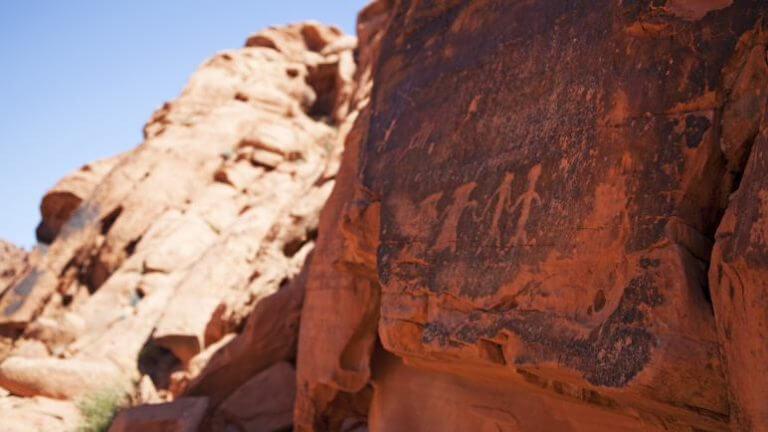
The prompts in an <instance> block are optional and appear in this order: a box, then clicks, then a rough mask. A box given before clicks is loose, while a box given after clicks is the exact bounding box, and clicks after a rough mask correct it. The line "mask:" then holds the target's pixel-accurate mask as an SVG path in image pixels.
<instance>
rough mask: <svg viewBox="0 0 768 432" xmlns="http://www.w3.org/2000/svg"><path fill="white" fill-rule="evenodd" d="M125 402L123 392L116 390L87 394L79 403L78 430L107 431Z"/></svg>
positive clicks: (88, 431) (81, 431) (89, 431)
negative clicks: (79, 418)
mask: <svg viewBox="0 0 768 432" xmlns="http://www.w3.org/2000/svg"><path fill="white" fill-rule="evenodd" d="M124 403H125V397H124V396H123V394H122V392H119V391H115V390H102V391H99V392H95V393H91V394H89V395H86V396H85V397H83V398H82V399H81V400H80V401H79V402H78V403H77V408H78V410H79V411H80V417H81V420H80V427H78V428H77V432H106V431H107V429H109V425H110V424H111V423H112V419H113V418H114V417H115V414H117V411H118V410H119V409H120V408H121V407H122V406H123V404H124Z"/></svg>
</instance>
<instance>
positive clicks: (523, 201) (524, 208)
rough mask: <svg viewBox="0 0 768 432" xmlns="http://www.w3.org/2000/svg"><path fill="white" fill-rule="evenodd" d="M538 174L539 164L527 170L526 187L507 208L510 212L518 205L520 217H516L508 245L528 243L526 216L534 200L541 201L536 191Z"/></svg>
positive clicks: (539, 171)
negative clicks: (513, 230)
mask: <svg viewBox="0 0 768 432" xmlns="http://www.w3.org/2000/svg"><path fill="white" fill-rule="evenodd" d="M539 176H541V164H536V165H534V166H533V167H531V170H530V171H528V189H527V190H526V191H525V192H523V194H522V195H520V197H519V198H517V201H515V205H514V206H512V207H510V208H509V209H508V211H509V212H510V213H512V212H514V211H515V209H517V208H518V207H520V218H519V219H517V227H516V229H515V235H514V236H512V238H511V239H509V243H508V245H509V246H517V245H526V244H528V233H527V232H526V230H525V226H526V225H527V224H528V218H529V217H530V215H531V205H532V204H533V202H534V201H537V202H539V203H541V196H539V194H538V193H537V192H536V184H537V183H538V182H539Z"/></svg>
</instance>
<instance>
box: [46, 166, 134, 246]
mask: <svg viewBox="0 0 768 432" xmlns="http://www.w3.org/2000/svg"><path fill="white" fill-rule="evenodd" d="M121 158H122V155H117V156H113V157H111V158H107V159H102V160H99V161H96V162H91V163H89V164H86V165H83V167H82V168H80V169H79V170H77V171H75V172H74V173H72V174H70V175H68V176H67V177H64V178H63V179H61V180H59V182H58V183H57V184H56V185H55V186H54V187H53V188H51V190H49V191H48V192H47V193H46V194H45V196H44V197H43V200H42V202H41V203H40V214H41V216H42V218H43V220H42V221H41V222H40V225H38V227H37V233H36V234H37V240H38V241H40V242H42V243H51V242H52V241H53V240H54V239H55V238H56V236H57V235H58V234H59V231H60V230H61V227H62V226H63V225H64V223H66V222H67V220H68V219H69V217H70V216H71V215H72V213H73V212H74V211H75V209H76V208H77V207H78V206H79V205H80V203H81V202H83V200H85V199H86V198H88V197H89V196H90V195H91V193H93V191H94V189H96V186H97V185H98V184H99V183H100V182H101V180H102V179H103V178H104V176H106V175H107V173H109V171H111V170H112V168H114V167H115V165H117V164H118V163H119V162H120V160H121Z"/></svg>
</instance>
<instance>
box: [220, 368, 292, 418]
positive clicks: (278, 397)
mask: <svg viewBox="0 0 768 432" xmlns="http://www.w3.org/2000/svg"><path fill="white" fill-rule="evenodd" d="M295 396H296V371H294V369H293V366H291V365H290V364H289V363H286V362H280V363H275V364H274V365H272V366H270V367H269V368H268V369H266V370H264V371H262V372H259V373H258V374H256V375H254V376H253V378H251V379H249V380H248V381H247V382H246V383H245V384H243V385H242V386H240V387H239V388H238V389H237V390H235V391H234V392H233V393H232V394H231V395H229V397H227V399H226V400H224V402H222V403H221V405H219V407H218V408H217V409H216V411H215V412H214V413H213V415H212V416H211V417H210V420H209V424H210V429H209V430H211V431H225V430H229V429H232V430H240V431H249V432H279V431H284V430H288V429H290V427H291V425H292V424H293V401H294V398H295Z"/></svg>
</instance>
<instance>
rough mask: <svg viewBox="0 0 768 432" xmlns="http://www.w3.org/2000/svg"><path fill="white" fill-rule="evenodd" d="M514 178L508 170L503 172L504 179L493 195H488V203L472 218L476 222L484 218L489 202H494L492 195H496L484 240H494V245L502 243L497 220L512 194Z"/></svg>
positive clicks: (497, 245) (498, 245)
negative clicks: (489, 227) (477, 215)
mask: <svg viewBox="0 0 768 432" xmlns="http://www.w3.org/2000/svg"><path fill="white" fill-rule="evenodd" d="M514 179H515V174H514V173H511V172H508V173H505V174H504V179H503V180H502V181H501V184H500V185H499V187H498V188H496V191H494V192H493V195H491V196H490V199H489V200H488V203H487V204H486V205H485V207H484V208H483V210H482V211H481V212H480V216H479V217H476V216H473V219H474V220H475V221H476V222H480V221H481V220H483V219H485V216H486V215H487V214H488V210H489V209H490V207H491V204H492V203H493V202H494V199H493V198H494V197H496V196H498V198H499V199H498V201H496V207H495V208H494V210H493V217H492V218H491V230H490V233H489V235H488V237H487V240H486V242H492V241H494V240H495V241H496V247H501V245H502V235H501V230H500V229H499V220H500V219H501V215H502V214H503V212H504V208H505V207H506V205H505V204H506V203H507V201H508V200H509V197H510V195H511V194H512V181H513V180H514Z"/></svg>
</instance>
